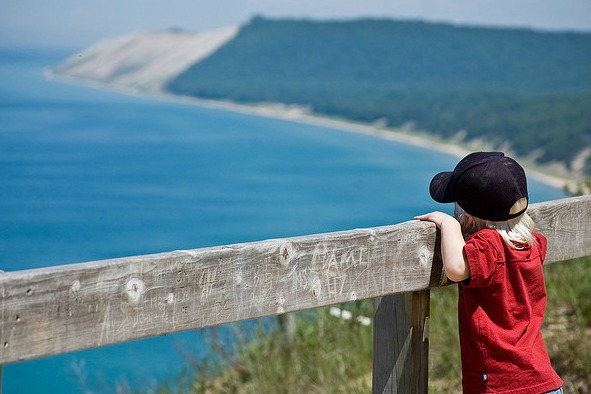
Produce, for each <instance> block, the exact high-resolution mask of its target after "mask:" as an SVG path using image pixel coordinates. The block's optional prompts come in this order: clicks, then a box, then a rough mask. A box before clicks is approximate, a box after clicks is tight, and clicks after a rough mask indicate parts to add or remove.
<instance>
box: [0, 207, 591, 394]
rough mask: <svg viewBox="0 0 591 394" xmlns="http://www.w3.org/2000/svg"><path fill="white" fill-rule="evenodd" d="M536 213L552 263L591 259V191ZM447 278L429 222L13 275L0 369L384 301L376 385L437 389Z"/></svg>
mask: <svg viewBox="0 0 591 394" xmlns="http://www.w3.org/2000/svg"><path fill="white" fill-rule="evenodd" d="M529 213H530V215H531V216H532V217H533V218H534V220H535V221H536V223H537V225H538V230H539V231H540V232H542V233H543V234H544V235H546V236H547V237H548V241H549V250H548V255H547V263H552V262H557V261H562V260H567V259H571V258H575V257H581V256H588V255H591V196H582V197H573V198H566V199H561V200H556V201H550V202H544V203H539V204H532V206H531V207H530V209H529ZM444 284H446V279H445V275H444V273H443V272H442V265H441V259H440V256H439V242H438V235H437V232H436V230H435V227H434V225H433V224H431V223H426V222H417V221H411V222H405V223H401V224H397V225H392V226H385V227H376V228H369V229H358V230H351V231H343V232H335V233H327V234H318V235H308V236H302V237H294V238H285V239H274V240H266V241H260V242H252V243H244V244H236V245H228V246H219V247H211V248H203V249H194V250H177V251H173V252H168V253H161V254H153V255H145V256H137V257H126V258H120V259H112V260H104V261H96V262H88V263H80V264H71V265H63V266H56V267H48V268H42V269H32V270H24V271H15V272H5V273H1V274H0V295H1V312H0V313H1V320H0V365H3V364H7V363H14V362H19V361H24V360H30V359H34V358H38V357H45V356H50V355H56V354H61V353H65V352H71V351H75V350H81V349H87V348H92V347H97V346H103V345H108V344H114V343H120V342H126V341H132V340H135V339H140V338H147V337H152V336H158V335H163V334H167V333H173V332H178V331H183V330H192V329H198V328H203V327H208V326H216V325H220V324H225V323H230V322H236V321H240V320H246V319H253V318H259V317H264V316H273V315H281V314H284V313H288V312H295V311H300V310H304V309H310V308H318V307H321V306H326V305H331V304H339V303H343V302H348V301H355V300H360V299H366V298H375V299H376V302H375V305H376V307H375V315H374V361H373V363H374V364H373V391H374V393H384V392H388V393H426V392H427V370H428V368H427V363H428V345H429V330H428V322H429V289H430V288H432V287H437V286H442V285H444ZM0 382H1V381H0Z"/></svg>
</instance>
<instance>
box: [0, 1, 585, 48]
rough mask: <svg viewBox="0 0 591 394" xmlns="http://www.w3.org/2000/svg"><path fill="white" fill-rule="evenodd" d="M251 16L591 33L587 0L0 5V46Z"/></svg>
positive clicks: (63, 42)
mask: <svg viewBox="0 0 591 394" xmlns="http://www.w3.org/2000/svg"><path fill="white" fill-rule="evenodd" d="M255 15H262V16H266V17H297V18H301V17H306V18H313V19H321V20H322V19H341V20H342V19H352V18H359V17H378V18H392V19H419V20H427V21H437V22H452V23H456V24H468V25H486V26H503V27H507V26H509V27H525V28H534V29H540V30H575V31H586V32H591V0H192V1H191V0H99V1H84V0H0V45H38V46H52V47H54V46H62V47H68V48H78V47H80V48H83V47H86V46H89V45H91V44H93V43H94V42H96V41H98V40H100V39H101V38H105V37H109V36H115V35H120V34H126V33H131V32H136V31H143V30H153V29H168V28H171V27H179V28H184V29H186V30H190V31H196V32H198V31H204V30H210V29H213V28H217V27H223V26H228V25H233V24H238V25H242V24H245V23H246V22H248V20H250V18H252V17H253V16H255Z"/></svg>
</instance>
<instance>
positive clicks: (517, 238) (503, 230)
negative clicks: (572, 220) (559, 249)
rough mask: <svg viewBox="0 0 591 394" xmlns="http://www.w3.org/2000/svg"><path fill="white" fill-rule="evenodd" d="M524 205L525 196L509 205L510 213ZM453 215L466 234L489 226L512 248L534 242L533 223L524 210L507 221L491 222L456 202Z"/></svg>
mask: <svg viewBox="0 0 591 394" xmlns="http://www.w3.org/2000/svg"><path fill="white" fill-rule="evenodd" d="M524 207H527V199H526V198H522V199H520V200H518V201H517V202H516V203H515V204H514V205H513V207H511V213H512V212H520V211H521V210H522V209H524ZM454 216H455V217H456V219H457V220H458V221H459V222H460V225H461V227H462V232H464V234H466V235H471V234H474V233H475V232H477V231H479V230H482V229H485V228H489V229H493V230H496V231H497V232H498V233H499V234H500V235H501V237H503V239H504V240H505V242H507V244H508V245H509V246H510V247H511V248H513V249H523V247H525V246H526V245H527V246H530V247H531V246H533V245H534V243H535V238H534V236H533V231H534V227H535V224H534V221H533V220H532V218H531V217H530V216H529V215H528V214H527V213H526V212H524V213H522V214H521V215H519V216H517V217H516V218H513V219H509V220H507V221H501V222H493V221H490V220H483V219H480V218H477V217H476V216H473V215H470V214H469V213H467V212H466V211H464V210H463V209H462V207H460V206H459V205H458V204H457V203H456V204H455V212H454Z"/></svg>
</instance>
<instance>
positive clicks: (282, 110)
mask: <svg viewBox="0 0 591 394" xmlns="http://www.w3.org/2000/svg"><path fill="white" fill-rule="evenodd" d="M45 75H46V77H47V78H50V79H55V80H59V81H61V82H66V83H72V84H76V85H85V86H89V87H91V88H95V89H102V90H111V91H116V92H119V93H122V94H127V95H131V96H138V97H147V98H152V99H156V100H166V101H175V102H178V103H182V104H188V105H197V106H201V107H206V108H215V109H222V110H227V111H232V112H238V113H242V114H247V115H254V116H262V117H267V118H273V119H281V120H287V121H291V122H297V123H305V124H310V125H315V126H322V127H329V128H332V129H335V130H340V131H345V132H351V133H359V134H365V135H369V136H372V137H376V138H382V139H386V140H390V141H395V142H399V143H402V144H407V145H413V146H416V147H420V148H424V149H430V150H434V151H438V152H442V153H446V154H449V155H453V156H456V157H458V158H462V157H464V156H465V155H467V154H468V153H470V152H472V151H475V150H486V149H487V148H486V147H483V146H468V145H463V144H460V143H453V142H446V141H442V140H438V139H437V138H436V137H435V136H431V135H428V134H426V133H420V132H417V131H415V130H412V129H410V128H408V129H405V128H403V127H401V128H386V127H383V126H381V125H379V124H365V123H359V122H355V121H352V120H348V119H337V118H331V117H328V116H323V115H319V114H314V113H312V112H310V111H309V110H308V109H306V108H305V107H301V106H297V105H285V104H281V103H264V104H239V103H235V102H231V101H223V100H209V99H201V98H197V97H190V96H180V95H175V94H172V93H167V92H163V91H159V90H148V89H132V88H129V87H127V86H122V85H117V84H111V83H107V82H99V81H92V80H88V79H83V78H75V77H69V76H67V75H59V74H55V73H53V72H51V71H46V73H45ZM516 159H518V160H519V161H520V163H521V164H522V165H523V167H524V168H525V169H526V172H527V173H528V176H530V177H532V178H535V179H537V180H538V181H540V182H543V183H545V184H547V185H550V186H552V187H556V188H559V189H564V188H565V187H571V186H573V185H574V184H575V183H576V180H575V179H573V178H571V177H562V176H557V175H553V174H549V173H548V172H547V171H545V170H544V169H543V168H541V166H539V165H536V164H534V163H532V162H529V161H527V160H524V159H523V158H519V157H516Z"/></svg>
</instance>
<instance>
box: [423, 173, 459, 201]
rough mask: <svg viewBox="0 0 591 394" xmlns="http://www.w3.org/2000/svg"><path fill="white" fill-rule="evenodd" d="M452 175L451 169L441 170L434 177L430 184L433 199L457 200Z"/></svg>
mask: <svg viewBox="0 0 591 394" xmlns="http://www.w3.org/2000/svg"><path fill="white" fill-rule="evenodd" d="M452 175H453V172H451V171H450V172H440V173H439V174H437V175H435V176H434V177H433V179H432V180H431V185H430V186H429V193H430V194H431V198H433V200H435V201H437V202H444V203H447V202H454V201H455V196H454V193H453V188H452V182H451V178H452Z"/></svg>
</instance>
